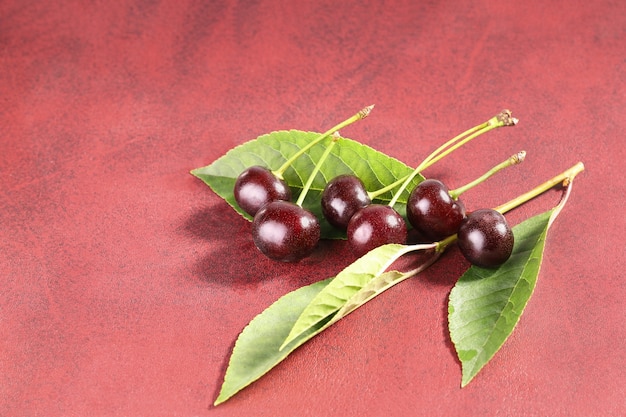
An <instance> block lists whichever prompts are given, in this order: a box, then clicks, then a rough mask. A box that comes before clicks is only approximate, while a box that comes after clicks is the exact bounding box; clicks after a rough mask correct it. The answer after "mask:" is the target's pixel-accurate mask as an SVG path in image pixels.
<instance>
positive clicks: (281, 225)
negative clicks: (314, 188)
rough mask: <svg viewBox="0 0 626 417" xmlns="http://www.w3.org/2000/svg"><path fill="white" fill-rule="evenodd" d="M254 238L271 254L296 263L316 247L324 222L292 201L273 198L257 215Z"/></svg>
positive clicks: (258, 245) (254, 224)
mask: <svg viewBox="0 0 626 417" xmlns="http://www.w3.org/2000/svg"><path fill="white" fill-rule="evenodd" d="M252 238H253V240H254V244H255V245H256V246H257V248H259V250H260V251H261V252H263V253H264V254H265V255H266V256H267V257H269V258H271V259H275V260H277V261H283V262H296V261H299V260H300V259H302V258H305V257H306V256H308V255H310V254H311V253H312V252H313V250H314V249H315V246H316V245H317V242H318V241H319V240H320V225H319V222H318V220H317V217H315V215H313V213H311V212H310V211H308V210H306V209H303V208H302V207H300V206H298V205H296V204H294V203H291V202H288V201H273V202H271V203H268V204H266V205H265V206H263V207H262V208H261V209H260V210H259V211H258V212H257V214H256V216H254V220H253V221H252Z"/></svg>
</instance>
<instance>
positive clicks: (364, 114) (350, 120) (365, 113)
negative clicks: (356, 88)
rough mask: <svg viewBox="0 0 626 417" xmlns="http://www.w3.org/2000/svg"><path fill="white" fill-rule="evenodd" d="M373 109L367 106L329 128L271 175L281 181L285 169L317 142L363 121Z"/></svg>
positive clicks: (372, 106)
mask: <svg viewBox="0 0 626 417" xmlns="http://www.w3.org/2000/svg"><path fill="white" fill-rule="evenodd" d="M373 108H374V105H373V104H372V105H371V106H367V107H365V108H363V109H361V110H360V111H359V112H358V113H357V114H355V115H354V116H352V117H350V118H348V119H346V120H344V121H343V122H341V123H339V124H338V125H336V126H334V127H332V128H330V129H329V130H327V131H326V132H324V133H322V134H320V135H319V136H317V137H316V138H315V139H313V140H312V141H311V142H309V143H308V144H307V145H306V146H305V147H304V148H302V149H300V150H299V151H298V152H296V153H295V154H293V155H292V156H291V158H289V159H288V160H287V161H285V163H284V164H282V165H281V167H280V168H278V169H277V170H276V171H272V173H273V174H274V176H276V178H278V179H281V180H282V179H283V174H284V173H285V171H286V170H287V168H289V167H290V166H291V164H292V163H293V161H295V160H296V159H298V157H300V156H301V155H303V154H304V153H305V152H306V151H308V150H309V149H311V148H312V147H313V146H315V145H316V144H318V143H319V142H321V141H322V140H324V139H325V138H327V137H328V136H330V135H332V134H333V133H335V132H336V131H338V130H339V129H343V128H344V127H346V126H349V125H351V124H352V123H354V122H357V121H359V120H363V119H365V118H366V117H367V116H369V114H370V113H371V112H372V109H373Z"/></svg>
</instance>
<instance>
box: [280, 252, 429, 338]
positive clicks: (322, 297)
mask: <svg viewBox="0 0 626 417" xmlns="http://www.w3.org/2000/svg"><path fill="white" fill-rule="evenodd" d="M418 246H419V247H421V245H415V246H406V245H398V244H388V245H383V246H379V247H377V248H376V249H373V250H371V251H370V252H368V253H366V254H365V255H363V256H362V257H360V258H359V259H357V260H356V261H354V262H353V263H352V264H350V265H349V266H348V267H346V268H345V269H344V270H343V271H341V272H340V273H339V274H338V275H337V276H336V277H335V279H333V280H332V281H331V283H330V284H328V285H327V286H326V287H324V289H323V290H322V291H320V293H319V294H317V295H316V296H315V298H314V299H313V300H312V301H311V303H310V304H309V305H308V306H306V308H305V309H304V311H302V314H301V315H300V317H299V318H298V320H297V321H296V322H295V324H294V325H293V329H291V332H290V333H289V336H288V337H287V338H286V339H285V341H284V343H283V345H282V346H281V348H283V347H285V346H288V345H289V344H290V343H291V342H292V341H294V340H296V339H297V338H298V337H300V335H302V334H305V333H306V332H308V331H310V329H312V328H315V327H316V326H318V325H319V323H321V322H323V321H325V320H327V319H328V318H329V317H330V316H332V315H333V314H334V313H336V312H337V311H339V309H341V308H342V307H343V306H344V305H345V304H346V303H347V302H348V300H350V299H351V298H352V297H353V296H355V294H357V293H358V292H359V291H360V290H361V289H362V288H363V287H365V286H366V285H367V284H368V283H369V282H370V281H372V280H373V279H376V278H377V277H379V276H380V275H381V274H383V273H384V272H385V271H386V270H387V268H389V267H390V266H391V264H392V263H393V262H395V261H396V260H397V259H398V258H400V257H401V256H402V255H404V254H406V253H408V252H411V251H414V250H417V248H418Z"/></svg>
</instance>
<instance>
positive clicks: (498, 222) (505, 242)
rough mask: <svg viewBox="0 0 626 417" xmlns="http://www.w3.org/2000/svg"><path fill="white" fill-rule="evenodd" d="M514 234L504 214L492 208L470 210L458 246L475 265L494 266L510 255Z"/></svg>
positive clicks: (462, 225)
mask: <svg viewBox="0 0 626 417" xmlns="http://www.w3.org/2000/svg"><path fill="white" fill-rule="evenodd" d="M513 243H514V237H513V232H512V231H511V228H510V227H509V225H508V223H507V221H506V219H505V218H504V216H503V215H502V214H501V213H499V212H497V211H496V210H493V209H480V210H476V211H474V212H472V213H470V214H469V215H468V216H467V218H465V219H464V220H463V222H462V223H461V227H460V228H459V232H458V245H459V249H460V250H461V253H462V254H463V256H465V258H466V259H467V260H468V261H470V262H471V263H472V264H474V265H477V266H482V267H485V268H493V267H496V266H498V265H501V264H503V263H504V262H505V261H506V260H507V259H509V257H510V256H511V252H512V251H513Z"/></svg>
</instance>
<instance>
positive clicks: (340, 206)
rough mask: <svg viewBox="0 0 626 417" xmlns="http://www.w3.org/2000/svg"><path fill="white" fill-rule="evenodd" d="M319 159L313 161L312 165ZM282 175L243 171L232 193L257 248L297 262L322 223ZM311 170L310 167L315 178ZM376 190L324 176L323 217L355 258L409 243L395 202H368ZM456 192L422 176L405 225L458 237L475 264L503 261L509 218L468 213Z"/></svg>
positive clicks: (430, 234)
mask: <svg viewBox="0 0 626 417" xmlns="http://www.w3.org/2000/svg"><path fill="white" fill-rule="evenodd" d="M335 139H336V138H335ZM332 144H334V141H333V142H332ZM323 159H324V158H323V157H322V158H321V159H320V160H319V161H318V165H317V166H316V168H317V169H319V165H321V164H322V163H323ZM281 172H282V170H279V171H271V170H270V169H268V168H265V167H261V166H252V167H250V168H247V169H246V170H244V171H243V172H242V173H241V174H240V175H239V177H238V178H237V180H236V182H235V187H234V197H235V200H236V201H237V203H238V204H239V206H240V207H241V208H242V209H243V210H244V211H245V212H246V213H248V214H249V215H251V216H253V218H254V220H253V222H252V237H253V240H254V243H255V244H256V246H257V247H258V248H259V250H260V251H261V252H263V253H264V254H265V255H266V256H268V257H269V258H271V259H275V260H279V261H284V262H296V261H298V260H300V259H303V258H305V257H307V256H308V255H310V254H311V253H312V252H313V251H314V249H315V247H316V246H317V243H318V241H319V239H320V234H321V233H320V223H319V220H318V219H317V217H316V216H315V215H314V214H313V213H312V212H310V211H309V210H307V209H305V208H303V207H302V203H301V202H302V201H303V198H304V196H303V195H300V197H299V199H298V202H296V203H293V202H291V190H290V188H289V186H288V185H287V184H286V183H285V181H284V180H283V179H282V175H281ZM316 173H317V170H314V172H313V173H312V176H314V175H316ZM415 174H417V171H416V172H415ZM411 178H412V177H411ZM403 180H404V179H403ZM401 181H402V180H401ZM408 182H409V181H406V182H405V184H404V186H406V183H408ZM388 188H389V187H386V188H385V190H387V189H388ZM464 190H465V189H464ZM401 191H402V189H401ZM303 193H306V190H303ZM399 193H400V191H399V192H398V193H397V195H399ZM379 194H380V193H378V192H373V193H370V192H368V191H367V190H366V189H365V186H364V184H363V182H362V181H361V180H360V179H359V178H358V177H356V176H354V175H347V174H346V175H340V176H338V177H335V178H334V179H332V180H331V181H329V182H328V183H327V185H326V186H325V188H324V191H323V192H322V196H321V208H322V213H323V215H324V217H325V219H326V220H327V221H328V222H329V223H330V224H331V225H333V226H334V227H337V228H339V229H341V230H344V231H345V232H346V235H347V239H348V242H349V244H350V246H351V248H352V250H353V252H354V253H355V255H357V256H362V255H364V254H365V253H367V252H369V251H370V250H372V249H374V248H376V247H378V246H381V245H384V244H388V243H398V244H405V243H406V241H407V235H408V232H407V224H406V222H405V220H404V218H403V217H402V216H401V215H400V214H399V213H398V212H397V211H396V210H395V209H394V207H393V206H394V203H395V201H396V199H395V198H394V199H392V201H391V202H390V204H388V205H384V204H376V203H373V202H372V198H373V197H375V196H377V195H379ZM459 194H460V193H455V192H452V193H451V192H450V191H449V189H448V187H446V185H445V184H443V183H442V182H441V181H439V180H436V179H426V180H423V181H422V182H420V183H419V184H418V185H417V186H416V187H415V188H414V189H413V190H412V191H411V193H410V195H409V198H408V200H407V203H406V217H407V220H408V222H409V223H410V224H411V226H413V228H415V229H416V230H417V231H418V232H419V233H420V234H421V235H422V236H424V237H425V238H427V239H429V240H430V241H433V242H437V241H441V240H443V239H445V238H448V237H449V236H453V235H456V237H457V243H458V246H459V248H460V250H461V252H462V253H463V255H464V256H465V257H466V258H467V259H468V260H469V261H470V262H471V263H472V264H474V265H478V266H482V267H496V266H498V265H500V264H502V263H504V262H505V261H506V260H507V259H508V258H509V257H510V255H511V252H512V250H513V242H514V237H513V233H512V231H511V228H510V227H509V225H508V223H507V221H506V219H505V218H504V216H503V215H502V214H501V213H499V212H498V211H496V210H494V209H480V210H476V211H473V212H471V213H467V212H466V209H465V205H464V204H463V202H462V201H461V200H460V199H459V198H458V195H459Z"/></svg>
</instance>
